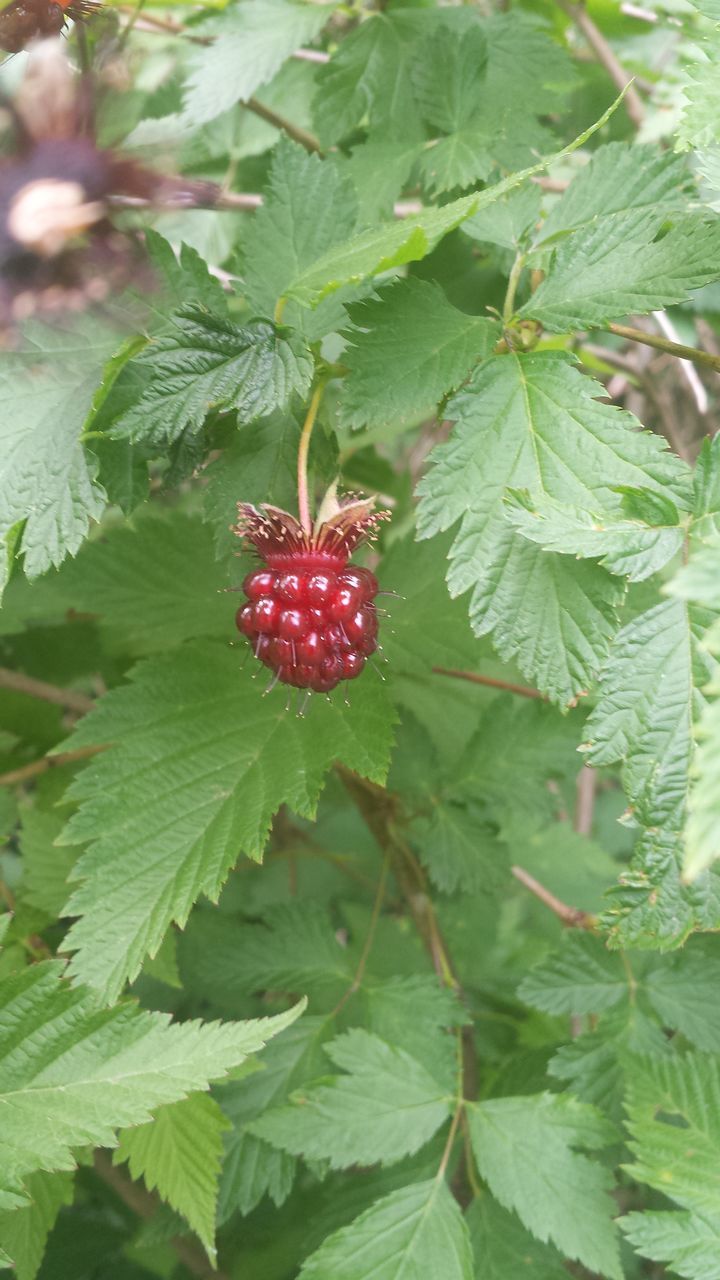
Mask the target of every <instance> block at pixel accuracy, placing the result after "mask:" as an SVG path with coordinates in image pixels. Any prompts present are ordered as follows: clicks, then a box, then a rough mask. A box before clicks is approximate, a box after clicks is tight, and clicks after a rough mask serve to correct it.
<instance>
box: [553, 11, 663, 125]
mask: <svg viewBox="0 0 720 1280" xmlns="http://www.w3.org/2000/svg"><path fill="white" fill-rule="evenodd" d="M557 3H558V4H559V6H560V8H561V9H562V10H563V13H566V14H567V15H568V17H569V18H572V20H573V22H574V23H575V25H576V27H577V28H578V30H579V31H582V33H583V35H584V37H585V39H586V40H587V42H588V44H589V46H590V48H591V49H592V51H593V53H594V54H595V57H596V58H597V60H598V62H599V63H600V65H601V66H603V67H604V68H605V70H606V71H607V73H608V75H609V76H610V79H611V80H612V82H613V84H615V85H616V86H617V88H618V89H621V90H623V89H624V90H625V97H624V98H623V106H624V107H625V110H626V111H627V114H628V116H629V118H630V120H631V121H632V123H633V124H634V125H635V128H636V129H639V128H640V125H641V124H642V122H643V120H644V119H645V107H644V105H643V102H642V99H641V97H640V94H639V93H638V91H637V89H635V88H633V86H632V84H631V83H630V80H631V77H630V76H628V74H627V72H626V70H625V68H624V67H623V65H622V63H621V62H620V60H619V59H618V57H617V55H616V54H615V52H614V50H613V49H612V48H611V46H610V45H609V44H608V42H607V40H606V39H605V37H604V35H603V34H602V32H601V31H600V30H599V28H598V27H596V26H595V23H594V22H593V20H592V18H591V17H590V15H589V13H588V12H587V10H586V9H585V7H584V5H582V4H573V3H571V0H557Z"/></svg>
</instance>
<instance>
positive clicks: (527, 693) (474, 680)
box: [432, 667, 547, 702]
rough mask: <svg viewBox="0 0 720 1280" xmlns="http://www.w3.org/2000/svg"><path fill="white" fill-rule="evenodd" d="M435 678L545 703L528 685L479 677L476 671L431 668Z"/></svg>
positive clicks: (539, 693) (540, 694)
mask: <svg viewBox="0 0 720 1280" xmlns="http://www.w3.org/2000/svg"><path fill="white" fill-rule="evenodd" d="M432 670H433V672H434V673H435V675H436V676H452V677H453V678H454V679H455V680H469V681H470V682H471V684H482V685H485V686H487V688H488V689H504V690H505V692H506V693H517V694H518V695H519V696H520V697H521V698H539V699H540V701H541V702H547V698H546V697H545V694H544V693H541V692H540V690H539V689H531V688H530V686H529V685H525V684H512V683H511V682H510V681H509V680H496V679H494V677H493V676H481V675H478V674H477V672H476V671H458V670H456V669H455V668H454V667H433V668H432Z"/></svg>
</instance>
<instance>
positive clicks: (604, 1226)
mask: <svg viewBox="0 0 720 1280" xmlns="http://www.w3.org/2000/svg"><path fill="white" fill-rule="evenodd" d="M468 1119H469V1123H470V1134H471V1138H472V1144H473V1151H474V1153H475V1159H476V1161H477V1164H478V1168H479V1170H480V1173H481V1174H482V1177H483V1178H484V1179H485V1180H486V1182H487V1183H488V1185H489V1187H490V1190H491V1191H492V1193H493V1195H494V1196H495V1197H496V1198H497V1199H498V1200H499V1201H500V1203H501V1204H502V1205H504V1206H505V1208H506V1209H514V1210H515V1212H516V1213H517V1215H518V1217H519V1218H520V1220H521V1222H523V1223H524V1225H525V1226H526V1227H527V1228H528V1230H529V1231H531V1232H532V1233H533V1235H535V1236H537V1238H538V1240H541V1241H543V1242H546V1241H548V1240H551V1241H552V1242H553V1244H555V1245H557V1247H558V1249H559V1250H560V1252H561V1253H563V1254H564V1255H565V1256H566V1257H568V1258H572V1259H574V1260H577V1261H578V1262H582V1264H583V1266H586V1267H587V1268H588V1270H590V1271H598V1272H599V1273H600V1275H603V1276H608V1277H610V1278H611V1280H621V1277H622V1270H621V1268H620V1258H619V1253H618V1245H617V1239H616V1236H615V1232H614V1230H613V1225H612V1221H611V1219H612V1215H613V1213H614V1211H615V1205H614V1202H613V1200H612V1198H611V1196H610V1194H609V1192H610V1190H611V1188H612V1176H611V1175H610V1173H609V1172H608V1171H607V1170H606V1169H605V1168H604V1167H603V1166H602V1165H601V1164H596V1163H594V1162H593V1161H591V1160H590V1159H589V1158H588V1157H587V1156H585V1155H582V1154H580V1153H579V1152H578V1151H577V1148H585V1149H588V1150H594V1149H596V1148H598V1147H603V1146H606V1145H608V1144H609V1143H610V1142H612V1141H613V1137H614V1130H613V1128H612V1126H611V1125H609V1124H608V1122H607V1121H606V1120H604V1119H603V1117H602V1116H601V1115H600V1112H599V1111H597V1110H596V1109H595V1108H594V1107H591V1106H589V1105H588V1104H587V1103H582V1102H578V1101H577V1099H576V1098H572V1097H570V1096H569V1095H561V1094H549V1093H544V1094H538V1095H536V1096H535V1097H527V1098H499V1099H493V1100H491V1101H489V1102H481V1103H475V1104H473V1105H472V1107H470V1108H468Z"/></svg>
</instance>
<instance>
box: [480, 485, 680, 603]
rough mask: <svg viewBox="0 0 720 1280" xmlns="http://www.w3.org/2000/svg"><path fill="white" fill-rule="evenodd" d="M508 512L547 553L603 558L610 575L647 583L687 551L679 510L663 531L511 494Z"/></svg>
mask: <svg viewBox="0 0 720 1280" xmlns="http://www.w3.org/2000/svg"><path fill="white" fill-rule="evenodd" d="M505 510H506V514H507V517H508V519H509V521H510V523H511V524H512V526H513V528H515V529H517V531H518V533H521V534H522V535H523V537H524V538H527V539H528V540H529V541H530V542H536V543H537V544H538V546H540V547H542V548H543V550H544V551H558V552H560V554H562V555H574V556H578V557H586V556H589V557H592V558H597V559H598V560H599V561H600V563H601V564H602V565H603V566H604V568H606V569H607V570H609V572H610V573H615V574H618V575H619V576H621V577H625V576H627V577H628V578H629V579H630V580H631V581H632V582H642V581H643V579H645V578H649V577H651V576H652V574H654V573H657V571H658V570H659V569H662V568H663V566H664V565H666V564H667V562H668V560H671V559H672V557H673V556H674V555H677V553H678V551H679V550H680V548H681V547H682V544H683V537H684V530H683V529H682V528H681V527H680V526H679V524H678V513H677V508H675V507H674V506H673V511H674V513H675V515H674V520H673V521H672V524H671V525H669V526H665V527H658V526H657V525H652V524H648V523H645V522H643V521H641V520H632V519H627V518H625V519H623V518H622V517H621V516H619V515H618V516H615V515H605V514H599V513H598V512H592V511H584V510H582V508H580V507H573V506H570V505H569V504H567V503H564V502H558V501H556V499H554V498H548V497H540V498H536V497H532V496H531V495H530V494H529V493H528V492H527V491H526V490H523V489H509V490H508V491H507V494H506V497H505Z"/></svg>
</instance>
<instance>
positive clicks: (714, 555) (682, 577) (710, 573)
mask: <svg viewBox="0 0 720 1280" xmlns="http://www.w3.org/2000/svg"><path fill="white" fill-rule="evenodd" d="M719 565H720V539H719V538H718V537H717V536H714V537H712V538H710V539H709V540H708V541H707V542H705V543H702V544H701V545H700V546H699V547H697V549H694V550H693V552H692V554H691V556H690V559H689V560H688V562H687V564H684V565H682V566H681V568H680V569H678V572H677V573H676V574H675V576H674V578H672V579H671V580H670V582H667V583H666V584H665V585H664V587H663V590H664V592H665V593H666V594H667V595H670V596H677V597H678V599H679V600H689V601H691V602H692V603H693V604H698V605H702V606H703V607H704V608H706V609H712V610H713V611H714V612H720V580H719V579H718V566H719Z"/></svg>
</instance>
